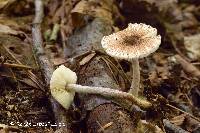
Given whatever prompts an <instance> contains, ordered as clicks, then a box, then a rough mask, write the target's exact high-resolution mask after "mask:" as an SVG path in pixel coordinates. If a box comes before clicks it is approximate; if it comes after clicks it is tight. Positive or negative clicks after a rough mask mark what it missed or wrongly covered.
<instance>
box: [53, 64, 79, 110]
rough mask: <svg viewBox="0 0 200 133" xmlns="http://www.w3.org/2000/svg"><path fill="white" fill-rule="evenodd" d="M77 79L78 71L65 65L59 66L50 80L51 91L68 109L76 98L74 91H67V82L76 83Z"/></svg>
mask: <svg viewBox="0 0 200 133" xmlns="http://www.w3.org/2000/svg"><path fill="white" fill-rule="evenodd" d="M76 81H77V76H76V73H75V72H73V71H71V70H70V69H69V68H66V67H65V66H64V65H61V66H59V67H58V68H57V69H56V70H55V71H54V72H53V74H52V77H51V80H50V91H51V95H52V96H53V98H55V99H56V100H57V101H58V102H59V103H60V104H61V105H62V106H63V107H64V108H65V109H68V108H69V107H70V105H71V103H72V102H73V100H74V95H75V92H74V91H66V90H65V86H66V84H75V83H76Z"/></svg>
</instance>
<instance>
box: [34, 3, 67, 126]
mask: <svg viewBox="0 0 200 133" xmlns="http://www.w3.org/2000/svg"><path fill="white" fill-rule="evenodd" d="M43 15H44V12H43V2H42V0H35V18H34V21H33V26H32V37H33V49H34V54H35V55H36V57H37V61H38V63H39V66H40V69H41V71H42V72H43V75H44V79H45V83H46V85H47V88H48V87H49V84H50V79H51V75H52V73H53V70H54V69H53V65H52V63H50V61H49V59H48V58H47V56H46V55H45V52H44V49H43V46H42V44H43V40H42V34H41V22H42V19H43ZM50 101H51V104H52V110H53V113H54V116H55V121H56V122H57V123H60V122H62V123H65V124H66V125H67V123H68V122H67V118H66V111H65V110H64V109H63V108H62V107H61V106H60V105H59V104H58V103H57V101H55V100H54V99H53V98H52V97H51V98H50ZM57 128H59V127H57Z"/></svg>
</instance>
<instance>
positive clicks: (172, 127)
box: [163, 119, 189, 133]
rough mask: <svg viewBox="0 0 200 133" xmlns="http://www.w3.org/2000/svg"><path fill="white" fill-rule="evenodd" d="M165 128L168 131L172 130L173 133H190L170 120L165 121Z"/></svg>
mask: <svg viewBox="0 0 200 133" xmlns="http://www.w3.org/2000/svg"><path fill="white" fill-rule="evenodd" d="M163 123H164V126H165V128H166V129H168V130H170V132H173V133H189V132H188V131H185V130H183V129H182V128H180V127H178V126H176V125H174V124H172V123H171V122H170V121H169V120H167V119H164V120H163Z"/></svg>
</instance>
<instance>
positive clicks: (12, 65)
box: [0, 63, 33, 69]
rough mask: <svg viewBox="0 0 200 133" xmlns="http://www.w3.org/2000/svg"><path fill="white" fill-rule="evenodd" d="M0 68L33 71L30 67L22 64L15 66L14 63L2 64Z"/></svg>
mask: <svg viewBox="0 0 200 133" xmlns="http://www.w3.org/2000/svg"><path fill="white" fill-rule="evenodd" d="M0 66H5V67H10V68H22V69H33V68H32V67H30V66H26V65H22V64H15V63H2V64H0Z"/></svg>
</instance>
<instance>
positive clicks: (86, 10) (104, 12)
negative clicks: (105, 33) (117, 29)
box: [71, 0, 121, 26]
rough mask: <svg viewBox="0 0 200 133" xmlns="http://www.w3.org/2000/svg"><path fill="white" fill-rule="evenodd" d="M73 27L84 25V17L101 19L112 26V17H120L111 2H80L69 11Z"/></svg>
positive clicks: (106, 0)
mask: <svg viewBox="0 0 200 133" xmlns="http://www.w3.org/2000/svg"><path fill="white" fill-rule="evenodd" d="M71 13H72V19H73V23H74V25H77V26H80V25H83V24H85V23H86V22H85V21H87V20H84V19H85V18H84V17H85V16H86V15H88V16H90V17H95V18H101V19H103V20H106V21H108V22H109V23H111V24H113V16H115V17H116V16H121V15H120V13H119V11H118V8H117V7H116V6H115V4H114V1H113V0H109V1H108V0H100V1H99V0H88V1H86V0H82V1H80V2H79V3H78V4H77V5H76V6H75V7H74V8H73V9H72V11H71Z"/></svg>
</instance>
